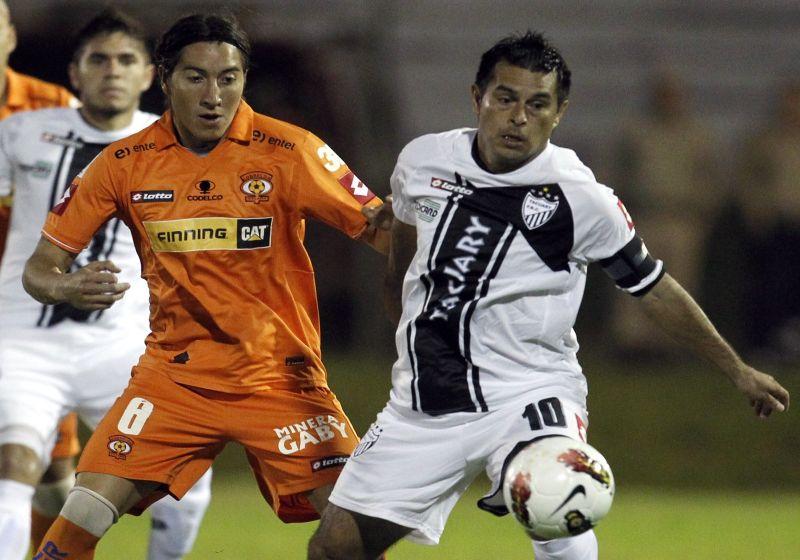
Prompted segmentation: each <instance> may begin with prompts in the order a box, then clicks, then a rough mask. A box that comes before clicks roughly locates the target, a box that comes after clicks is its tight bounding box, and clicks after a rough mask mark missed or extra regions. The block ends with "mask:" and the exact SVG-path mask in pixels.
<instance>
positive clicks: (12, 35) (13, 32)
mask: <svg viewBox="0 0 800 560" xmlns="http://www.w3.org/2000/svg"><path fill="white" fill-rule="evenodd" d="M16 48H17V28H16V27H14V26H13V25H12V26H10V27H9V28H8V53H9V54H11V53H12V52H14V49H16Z"/></svg>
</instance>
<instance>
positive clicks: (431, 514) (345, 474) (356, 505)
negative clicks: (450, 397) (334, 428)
mask: <svg viewBox="0 0 800 560" xmlns="http://www.w3.org/2000/svg"><path fill="white" fill-rule="evenodd" d="M464 434H465V428H464V425H454V426H450V427H444V426H441V425H440V424H436V423H433V422H412V421H409V420H408V419H406V418H403V417H401V416H399V415H397V414H396V413H395V412H394V411H393V410H392V409H391V408H389V407H387V408H385V409H384V410H383V411H382V412H381V413H380V414H379V415H378V418H377V420H376V421H375V423H374V424H373V425H372V426H371V427H370V429H369V430H368V431H367V433H366V434H365V435H364V437H363V438H362V440H361V443H360V444H359V446H358V447H357V448H356V450H355V452H354V453H353V456H352V457H351V459H350V460H349V461H348V463H347V465H346V466H345V468H344V470H343V471H342V474H341V476H340V477H339V480H338V481H337V483H336V486H335V487H334V490H333V493H332V494H331V497H330V502H331V503H333V504H336V505H337V506H339V507H341V508H344V509H347V510H349V511H352V512H356V513H360V514H363V515H366V516H369V517H375V518H379V519H384V520H387V521H390V522H392V523H394V524H397V525H400V526H403V527H407V528H410V529H412V531H411V533H410V535H409V539H411V540H414V541H417V542H421V543H426V544H435V543H437V542H438V540H439V537H440V536H441V533H442V531H443V530H444V525H445V522H446V520H447V518H448V516H449V515H450V512H451V511H452V509H453V507H454V506H455V504H456V502H457V501H458V499H459V498H460V497H461V495H462V494H463V493H464V491H465V490H466V488H467V487H468V486H469V484H470V483H471V482H472V480H473V479H474V477H475V476H476V474H477V473H478V472H480V470H481V468H482V466H483V462H482V461H474V462H470V461H467V459H466V456H465V449H464V439H463V438H464Z"/></svg>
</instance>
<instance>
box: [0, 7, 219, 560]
mask: <svg viewBox="0 0 800 560" xmlns="http://www.w3.org/2000/svg"><path fill="white" fill-rule="evenodd" d="M69 74H70V80H71V82H72V85H73V87H74V88H75V89H76V91H78V92H80V99H81V102H82V106H81V108H80V109H72V108H63V109H43V110H39V111H30V112H25V113H19V114H16V115H14V116H12V117H9V118H8V119H6V120H5V121H3V122H2V123H0V193H4V194H5V193H7V192H9V191H10V189H11V186H12V185H13V186H14V188H15V193H16V202H15V208H14V212H13V214H12V219H11V225H10V230H9V243H8V251H7V252H6V255H5V258H4V260H3V262H2V264H1V265H0V323H2V324H3V327H4V329H3V331H2V334H0V464H2V465H3V469H4V470H3V472H2V475H3V479H2V480H0V512H1V513H0V541H2V542H3V543H4V544H3V547H2V550H1V551H0V558H2V559H3V560H6V559H9V560H11V559H18V558H22V557H23V556H24V555H25V553H26V551H27V539H28V524H27V522H26V521H27V520H28V518H29V515H30V513H29V510H30V505H31V498H32V496H33V493H34V491H33V486H34V485H35V484H36V483H37V482H38V481H39V477H40V476H41V473H42V469H43V468H44V467H45V466H46V464H47V461H46V458H47V457H48V453H49V452H50V449H51V448H52V446H53V443H54V442H53V440H54V438H55V437H56V435H55V428H56V424H57V423H58V420H59V418H60V417H61V416H62V415H63V414H65V413H66V412H68V411H71V410H77V411H78V412H79V413H80V414H81V416H82V417H83V418H84V420H85V421H86V422H87V424H88V425H90V426H94V425H96V424H97V422H99V420H100V418H101V417H102V415H103V414H104V413H105V411H106V410H107V409H108V407H109V406H110V405H111V404H112V403H113V401H114V399H115V398H116V397H117V396H118V395H119V394H120V393H121V392H122V390H123V388H124V387H125V384H126V383H127V380H128V378H129V375H130V367H131V366H132V365H133V364H134V363H135V362H136V360H137V359H138V357H139V355H140V354H141V353H142V351H143V349H144V347H143V344H142V340H143V338H144V336H145V334H146V333H147V332H148V326H147V313H146V311H145V310H146V309H147V308H148V296H147V288H146V285H145V283H144V282H143V281H141V280H140V279H139V278H138V275H139V261H138V257H137V256H136V253H135V251H134V248H133V240H132V238H131V234H130V231H129V230H128V228H127V227H126V226H125V225H124V224H123V223H122V222H121V221H120V220H119V219H117V218H112V219H111V220H109V221H108V222H106V223H105V224H104V225H103V227H102V228H101V229H100V231H99V232H98V233H97V235H96V236H95V237H94V238H93V239H92V242H91V243H90V244H89V247H88V249H87V250H86V251H84V252H83V253H82V254H81V255H79V256H78V257H77V259H76V264H75V266H76V267H78V266H88V267H90V268H91V267H94V266H97V265H96V262H97V261H102V260H105V259H109V258H113V259H114V260H115V261H117V262H119V263H120V264H122V265H123V266H124V267H125V274H124V277H125V279H126V280H128V281H129V282H131V284H132V288H131V293H130V294H129V297H128V298H127V299H126V301H125V302H123V304H121V305H119V306H116V307H115V308H114V309H113V310H111V311H109V312H96V313H87V312H84V311H81V310H78V309H76V308H74V307H72V306H70V305H69V304H59V305H53V306H49V305H45V306H42V305H40V304H38V303H37V302H35V301H34V300H32V299H31V298H30V297H28V296H27V294H25V292H24V290H23V289H22V287H21V281H20V279H21V276H22V269H23V265H24V262H25V259H26V257H27V255H28V254H29V253H30V251H31V250H32V249H33V247H34V246H35V243H36V240H37V239H38V233H39V224H41V223H42V222H43V221H44V219H45V217H46V215H47V212H48V210H49V209H50V208H52V207H53V205H54V204H55V203H56V202H57V200H58V199H59V197H60V196H61V195H62V193H64V192H65V189H64V187H65V185H66V184H67V182H68V181H69V180H70V179H71V178H72V177H74V176H75V175H76V174H77V173H78V172H79V171H80V170H81V169H83V168H84V167H86V166H87V165H88V164H89V162H90V161H92V159H94V158H95V156H97V154H98V153H99V152H100V150H102V149H103V148H104V147H105V146H106V145H107V144H109V143H111V142H112V141H115V140H118V139H120V138H123V137H125V136H128V135H130V134H133V133H135V132H137V131H139V130H141V129H142V128H144V127H146V126H147V125H149V124H150V123H152V122H153V121H154V120H155V119H156V118H157V117H156V116H155V115H151V114H148V113H143V112H141V111H139V110H138V105H139V99H140V96H141V94H142V93H143V92H144V91H145V90H147V89H148V88H149V87H150V84H151V83H152V79H153V66H152V64H151V62H150V55H149V52H148V48H147V44H146V39H145V36H144V33H143V31H142V29H141V27H140V26H139V24H138V23H137V22H135V21H133V20H131V19H130V18H128V17H127V16H124V15H122V14H120V13H118V12H114V11H107V12H104V13H101V14H100V15H98V16H96V17H95V18H94V19H92V20H91V21H90V22H88V23H87V24H86V26H85V27H84V28H83V29H82V30H81V31H80V33H79V34H78V36H77V40H76V45H75V50H74V57H73V61H72V63H71V64H70V67H69ZM65 196H69V191H66V194H65ZM209 476H210V473H209V475H208V476H205V477H204V478H203V479H201V482H200V483H199V484H198V485H197V486H196V487H195V488H194V489H193V490H192V491H191V492H189V494H188V495H187V498H188V499H186V500H184V501H183V502H181V503H178V502H176V501H175V500H174V499H172V498H167V499H164V500H162V501H160V502H158V503H157V504H155V505H154V507H153V510H152V511H153V531H152V532H151V540H150V550H149V558H150V559H151V560H161V559H171V558H180V557H182V556H183V555H184V554H186V553H187V552H188V551H189V549H190V548H191V545H192V543H193V541H194V539H195V537H196V534H197V530H198V528H199V524H200V520H201V519H202V515H203V513H204V511H205V508H206V506H207V504H208V501H209V499H210V487H209V483H210V478H209ZM64 486H65V485H64V484H61V483H58V488H57V490H58V492H53V493H51V496H50V499H49V501H48V503H47V507H48V510H49V511H47V513H52V511H53V509H55V510H56V512H57V510H58V509H60V504H59V503H58V502H59V500H58V498H59V497H64V498H65V495H64V491H65V490H66V488H65V487H64Z"/></svg>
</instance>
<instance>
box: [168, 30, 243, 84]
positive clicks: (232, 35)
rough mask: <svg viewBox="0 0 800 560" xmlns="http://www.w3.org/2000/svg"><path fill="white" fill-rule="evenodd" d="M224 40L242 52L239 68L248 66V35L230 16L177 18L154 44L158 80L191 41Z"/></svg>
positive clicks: (174, 63) (171, 67)
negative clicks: (156, 43) (155, 44)
mask: <svg viewBox="0 0 800 560" xmlns="http://www.w3.org/2000/svg"><path fill="white" fill-rule="evenodd" d="M205 42H211V43H228V44H230V45H233V46H234V47H236V48H237V49H239V52H240V53H241V55H242V68H243V70H244V71H245V72H247V69H248V67H249V66H250V39H249V38H248V37H247V33H245V32H244V30H243V29H242V28H241V27H240V26H239V23H238V22H237V21H236V19H235V18H234V17H233V16H229V15H217V14H194V15H191V16H186V17H184V18H181V19H179V20H178V21H176V22H175V24H174V25H173V26H172V27H170V28H169V30H168V31H167V32H166V33H164V35H162V36H161V39H160V40H159V41H158V45H157V46H156V66H157V67H158V74H159V76H160V77H161V79H162V80H166V79H167V77H169V75H170V74H171V73H172V71H173V70H174V69H175V66H176V65H177V64H178V60H179V59H180V56H181V51H182V50H183V48H184V47H187V46H189V45H192V44H194V43H205Z"/></svg>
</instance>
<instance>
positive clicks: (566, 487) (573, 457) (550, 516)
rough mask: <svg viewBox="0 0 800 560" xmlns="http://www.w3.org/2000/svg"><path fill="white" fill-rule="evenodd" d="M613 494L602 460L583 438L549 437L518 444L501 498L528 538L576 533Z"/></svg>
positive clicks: (592, 520)
mask: <svg viewBox="0 0 800 560" xmlns="http://www.w3.org/2000/svg"><path fill="white" fill-rule="evenodd" d="M613 499H614V475H613V474H611V468H610V467H609V466H608V461H606V460H605V458H604V457H603V456H602V455H601V454H600V452H599V451H597V450H596V449H595V448H594V447H592V446H591V445H589V444H588V443H584V442H582V441H578V440H574V439H571V438H568V437H565V436H551V437H545V438H542V439H540V440H537V441H534V442H533V443H531V444H529V445H527V446H526V447H524V448H523V449H522V450H521V451H519V452H518V453H517V454H516V455H515V456H514V458H513V459H512V460H511V463H509V465H508V467H507V469H506V473H505V475H504V477H503V500H505V503H506V507H508V510H509V511H511V512H512V513H513V514H514V515H515V516H516V518H517V521H519V522H520V523H521V524H522V526H523V528H524V529H525V531H526V532H527V533H528V535H529V536H530V537H531V538H534V539H539V540H549V539H557V538H560V537H568V536H571V535H579V534H581V533H583V532H584V531H588V530H589V529H591V528H592V527H594V526H595V525H596V524H597V522H598V521H600V520H601V519H602V518H603V517H604V516H605V515H606V514H607V513H608V510H609V509H610V508H611V502H612V500H613Z"/></svg>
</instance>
